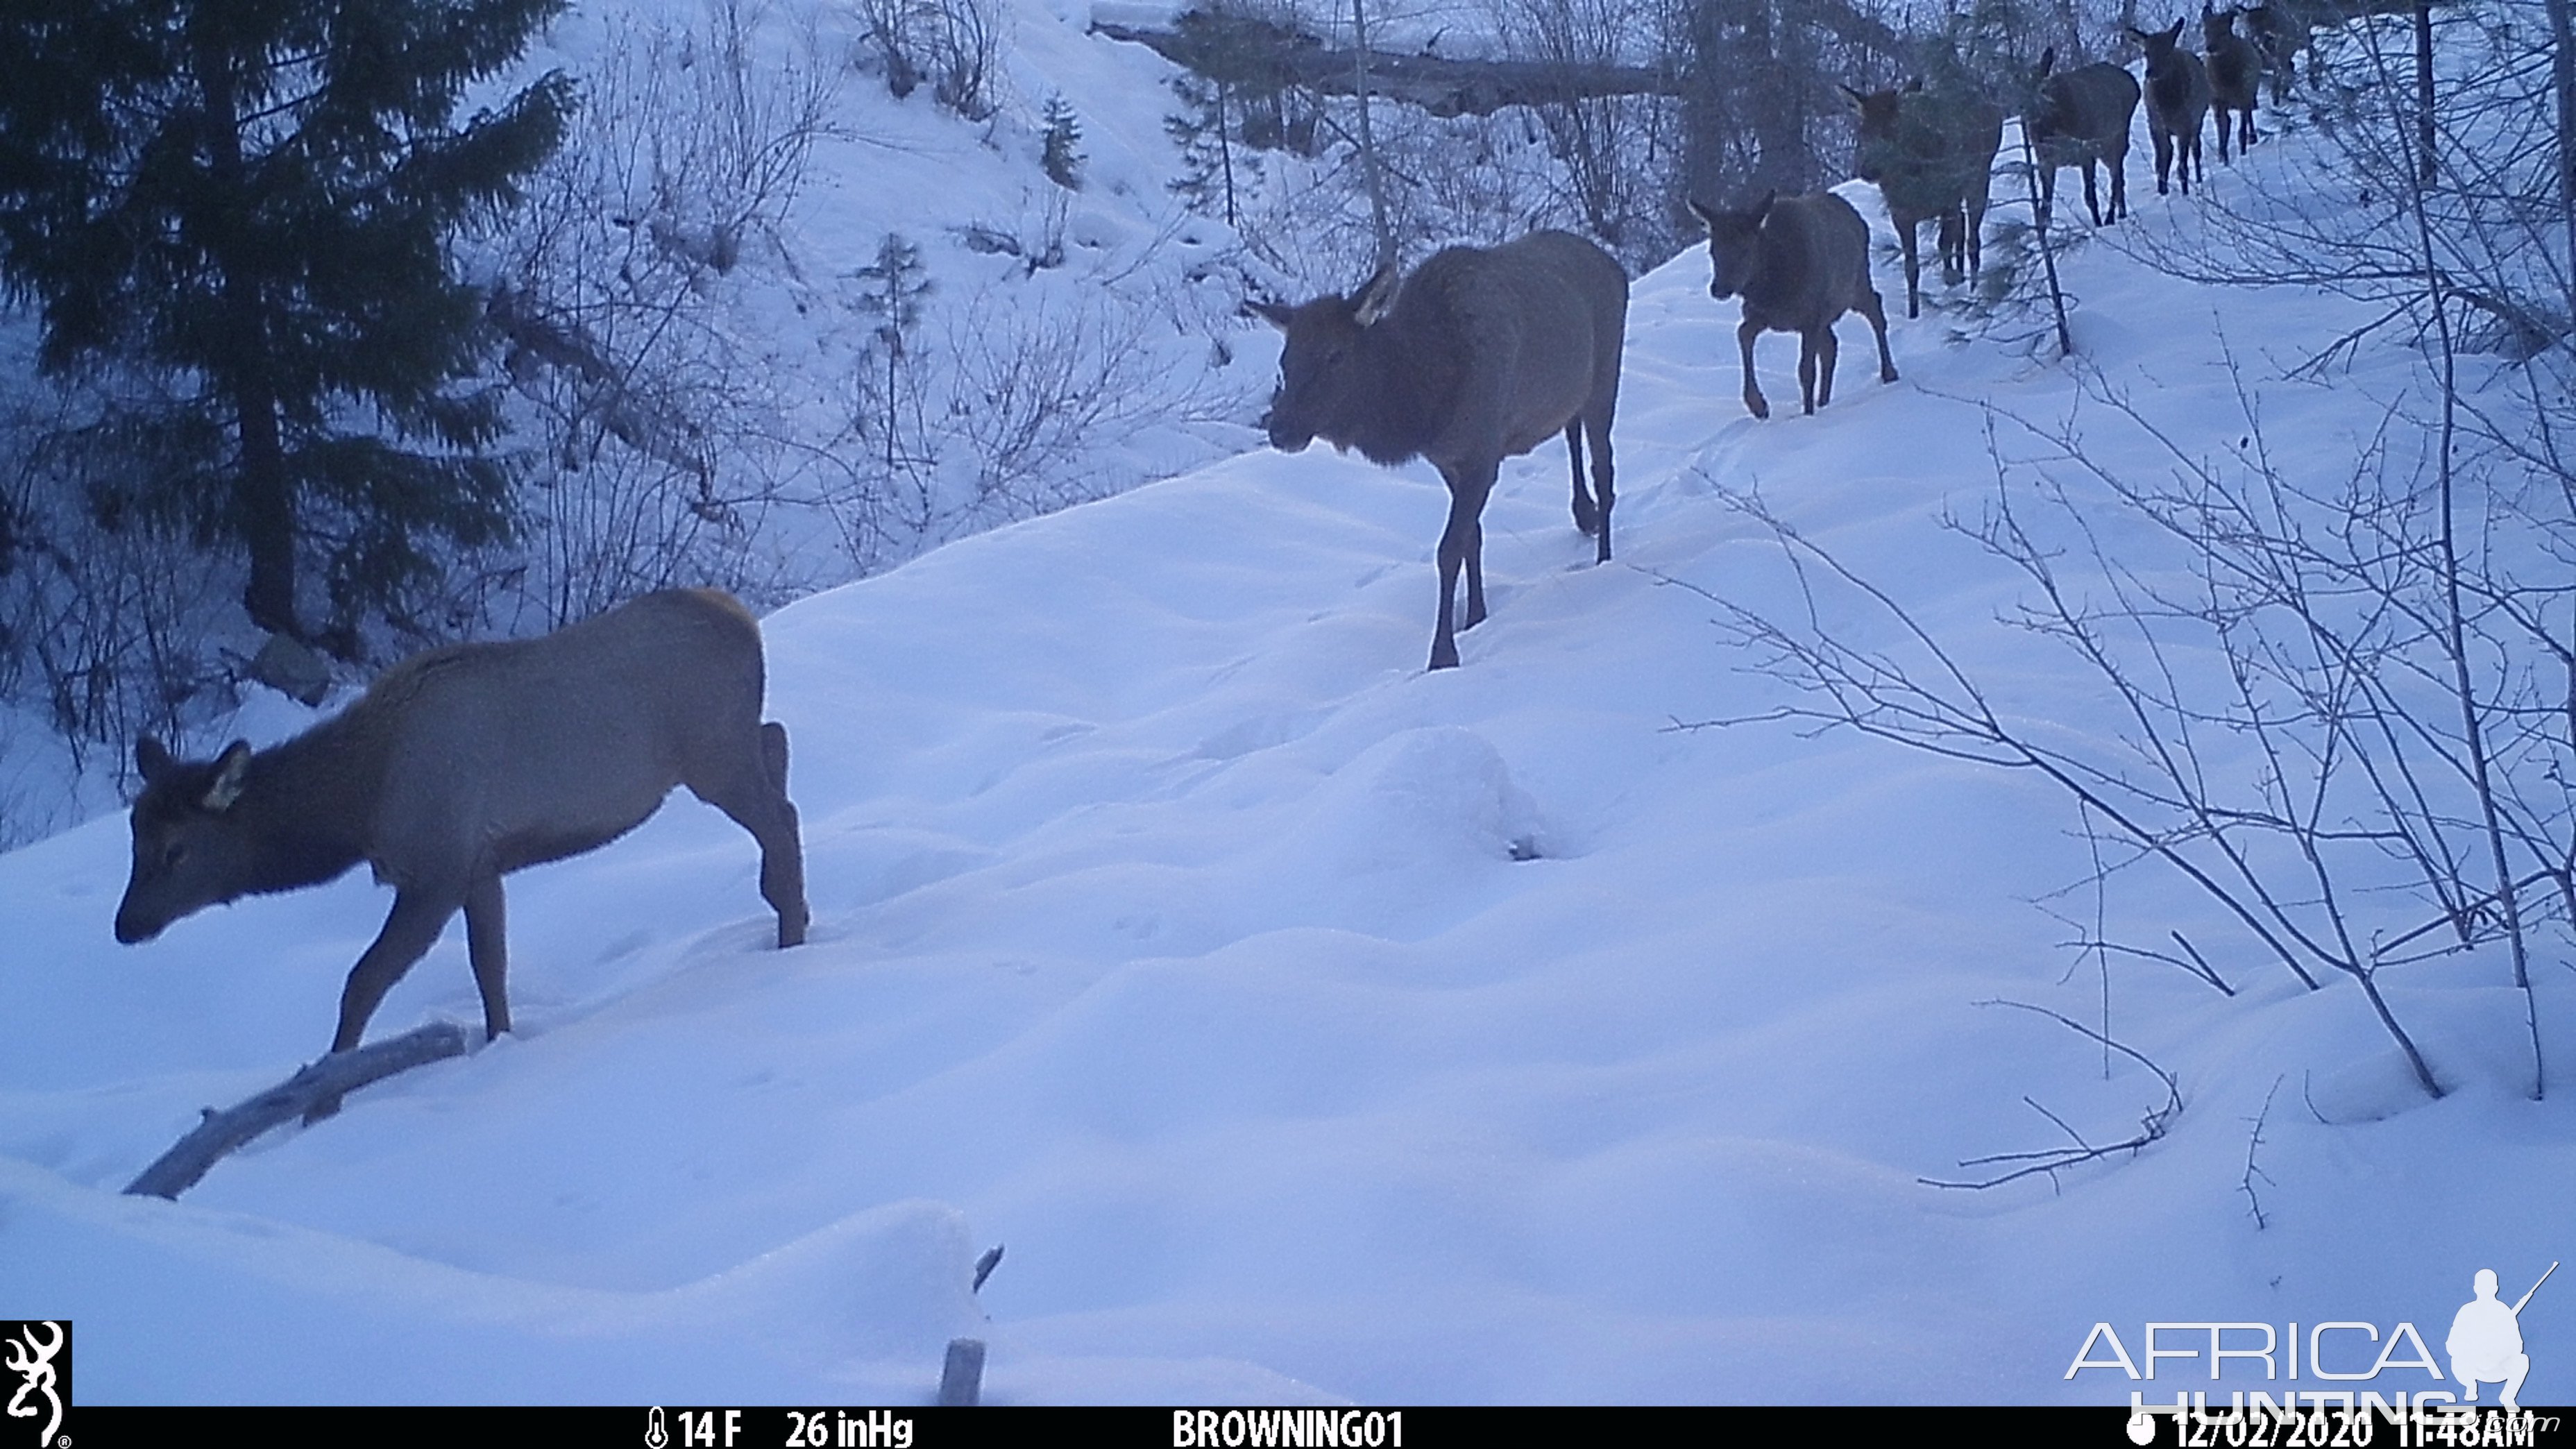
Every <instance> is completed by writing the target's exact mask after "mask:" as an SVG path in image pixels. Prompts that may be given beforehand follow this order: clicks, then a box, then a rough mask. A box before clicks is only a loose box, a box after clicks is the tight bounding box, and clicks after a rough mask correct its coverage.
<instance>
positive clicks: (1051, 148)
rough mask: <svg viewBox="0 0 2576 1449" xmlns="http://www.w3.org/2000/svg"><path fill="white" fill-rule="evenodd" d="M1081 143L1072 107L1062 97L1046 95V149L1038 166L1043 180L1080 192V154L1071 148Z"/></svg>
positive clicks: (1080, 129) (1079, 130)
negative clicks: (1044, 172)
mask: <svg viewBox="0 0 2576 1449" xmlns="http://www.w3.org/2000/svg"><path fill="white" fill-rule="evenodd" d="M1081 144H1082V123H1081V122H1080V121H1079V120H1077V119H1076V118H1075V116H1074V114H1073V105H1072V103H1071V102H1069V101H1067V100H1066V99H1065V98H1064V97H1062V96H1050V97H1048V98H1047V103H1046V147H1045V151H1044V153H1043V154H1042V155H1041V156H1040V157H1039V163H1038V164H1040V165H1041V166H1044V167H1045V168H1046V174H1047V179H1049V180H1051V181H1053V182H1054V183H1055V184H1056V185H1058V186H1061V187H1063V188H1064V189H1065V190H1067V191H1080V190H1081V189H1082V163H1083V160H1084V157H1083V154H1082V153H1081V152H1080V151H1078V150H1075V149H1074V148H1075V147H1077V146H1079V145H1081Z"/></svg>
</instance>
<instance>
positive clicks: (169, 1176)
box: [125, 1021, 465, 1200]
mask: <svg viewBox="0 0 2576 1449" xmlns="http://www.w3.org/2000/svg"><path fill="white" fill-rule="evenodd" d="M464 1052H465V1030H464V1028H462V1027H460V1026H458V1025H457V1024H456V1023H454V1022H452V1021H441V1022H433V1023H431V1024H430V1025H428V1026H424V1027H422V1028H421V1029H420V1030H418V1031H415V1032H410V1033H407V1034H405V1035H402V1036H398V1037H394V1038H392V1039H390V1040H387V1041H380V1042H377V1043H375V1044H374V1045H372V1046H363V1047H359V1048H358V1049H357V1050H355V1051H345V1052H333V1053H331V1054H330V1055H329V1056H326V1057H324V1058H322V1059H321V1060H320V1061H318V1062H315V1063H313V1064H312V1065H311V1066H308V1067H306V1068H304V1069H303V1070H302V1071H300V1072H297V1073H296V1074H295V1075H294V1076H291V1077H289V1078H287V1079H286V1080H285V1081H283V1082H280V1083H278V1084H277V1085H276V1086H274V1087H271V1088H269V1089H268V1090H267V1091H265V1092H262V1093H260V1094H259V1095H257V1096H255V1097H252V1098H249V1099H248V1100H246V1101H243V1102H240V1103H237V1104H236V1105H234V1106H232V1107H230V1108H227V1109H226V1110H224V1111H221V1112H218V1111H216V1110H214V1109H213V1108H211V1107H209V1108H207V1109H206V1116H205V1120H204V1121H202V1122H199V1123H198V1124H197V1126H196V1130H194V1131H192V1132H190V1133H189V1134H188V1135H187V1136H185V1137H182V1138H180V1139H179V1141H178V1142H177V1144H176V1145H174V1146H172V1147H171V1149H170V1150H169V1151H167V1152H164V1153H162V1154H161V1156H160V1157H159V1158H158V1159H156V1160H155V1161H154V1162H153V1164H152V1165H151V1166H150V1167H147V1168H145V1169H143V1171H142V1173H141V1175H139V1176H137V1177H136V1178H135V1179H134V1180H133V1181H132V1182H129V1183H127V1184H126V1185H125V1191H126V1192H127V1194H128V1195H130V1196H137V1197H166V1198H171V1199H173V1200H175V1199H176V1198H177V1197H178V1196H179V1194H181V1193H183V1192H186V1191H187V1190H188V1189H189V1188H192V1187H194V1186H196V1185H197V1179H199V1178H201V1177H204V1176H205V1175H206V1171H207V1169H209V1168H211V1167H213V1166H214V1165H215V1164H216V1163H217V1162H218V1161H220V1160H222V1158H223V1157H224V1155H225V1154H227V1153H229V1152H231V1151H232V1150H233V1149H234V1148H237V1147H239V1146H241V1145H242V1144H243V1143H245V1142H248V1141H250V1140H251V1139H252V1138H254V1137H257V1136H258V1135H259V1134H261V1133H262V1132H265V1131H267V1130H268V1129H269V1128H271V1127H274V1126H277V1125H278V1124H279V1123H281V1122H285V1121H287V1120H288V1119H290V1118H294V1117H300V1116H303V1115H304V1114H305V1113H306V1112H308V1111H310V1110H311V1109H312V1108H314V1107H315V1106H318V1105H320V1104H322V1103H324V1102H337V1101H338V1100H339V1099H340V1098H341V1097H342V1096H344V1095H346V1094H348V1093H350V1092H354V1091H356V1090H357V1089H358V1088H360V1087H363V1086H366V1085H367V1084H368V1083H370V1082H378V1081H382V1080H383V1079H385V1078H386V1077H390V1076H392V1075H394V1074H395V1073H396V1072H404V1071H409V1070H410V1069H412V1068H413V1067H418V1066H426V1065H428V1064H429V1063H431V1062H435V1061H443V1060H445V1059H446V1058H448V1057H453V1056H462V1055H463V1054H464Z"/></svg>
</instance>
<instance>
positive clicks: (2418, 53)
mask: <svg viewBox="0 0 2576 1449" xmlns="http://www.w3.org/2000/svg"><path fill="white" fill-rule="evenodd" d="M2414 10H2415V144H2416V146H2417V148H2418V150H2419V154H2418V155H2417V157H2416V163H2415V164H2416V179H2417V180H2419V181H2422V182H2423V183H2424V184H2426V185H2428V186H2429V185H2431V184H2432V182H2433V178H2434V176H2435V175H2436V174H2437V173H2438V171H2439V170H2440V168H2439V166H2438V165H2436V163H2435V162H2434V159H2433V0H2414Z"/></svg>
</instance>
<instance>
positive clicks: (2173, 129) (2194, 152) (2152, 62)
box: [2129, 20, 2209, 196]
mask: <svg viewBox="0 0 2576 1449" xmlns="http://www.w3.org/2000/svg"><path fill="white" fill-rule="evenodd" d="M2129 33H2130V34H2131V35H2134V36H2136V37H2137V38H2138V43H2139V44H2140V45H2143V46H2145V47H2146V48H2147V85H2146V98H2147V137H2148V139H2150V140H2152V141H2154V142H2155V144H2156V195H2158V196H2162V195H2164V194H2165V175H2166V172H2167V171H2168V170H2171V171H2174V172H2178V173H2179V174H2180V176H2181V179H2182V194H2183V195H2185V196H2189V195H2191V182H2192V175H2191V173H2192V168H2193V167H2194V166H2196V165H2201V158H2200V122H2201V118H2202V117H2204V116H2206V115H2208V114H2209V71H2208V69H2207V68H2206V67H2204V66H2202V65H2201V63H2200V57H2199V56H2196V55H2194V54H2192V53H2191V52H2190V51H2188V50H2184V49H2182V48H2180V46H2179V45H2178V43H2177V42H2179V41H2180V40H2181V39H2182V22H2181V21H2179V20H2177V21H2175V22H2174V23H2173V27H2172V28H2171V29H2169V30H2160V31H2146V30H2140V29H2138V28H2137V27H2136V26H2131V27H2129ZM2200 179H2201V180H2202V181H2207V180H2208V179H2209V171H2208V169H2207V167H2206V166H2205V165H2204V166H2202V169H2201V173H2200Z"/></svg>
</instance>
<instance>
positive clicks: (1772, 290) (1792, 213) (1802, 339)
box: [1691, 191, 1896, 418]
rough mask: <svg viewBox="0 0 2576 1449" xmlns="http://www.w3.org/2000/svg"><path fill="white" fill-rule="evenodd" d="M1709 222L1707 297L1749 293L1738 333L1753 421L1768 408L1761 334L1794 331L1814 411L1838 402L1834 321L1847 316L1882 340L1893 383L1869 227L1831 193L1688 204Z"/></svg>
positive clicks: (1802, 383) (1805, 396)
mask: <svg viewBox="0 0 2576 1449" xmlns="http://www.w3.org/2000/svg"><path fill="white" fill-rule="evenodd" d="M1691 210H1692V211H1694V212H1696V213H1698V215H1699V219H1700V221H1701V223H1702V224H1703V225H1705V226H1707V228H1708V255H1709V284H1708V294H1709V295H1710V296H1712V297H1714V298H1716V299H1717V300H1719V301H1721V302H1723V301H1725V300H1726V299H1727V298H1728V297H1731V296H1741V297H1742V298H1743V299H1744V321H1743V324H1742V325H1741V326H1739V327H1737V328H1736V331H1735V337H1736V341H1737V343H1738V344H1739V345H1740V346H1741V348H1742V349H1743V353H1744V406H1745V408H1746V410H1748V411H1750V412H1751V413H1752V414H1753V415H1754V416H1755V417H1757V418H1767V417H1769V416H1771V404H1770V403H1769V401H1767V400H1766V399H1765V398H1764V397H1763V396H1762V389H1761V388H1760V387H1759V386H1757V385H1755V383H1754V380H1753V342H1754V339H1755V338H1757V337H1759V336H1761V335H1762V334H1763V333H1765V332H1795V333H1797V334H1798V339H1799V346H1798V393H1799V399H1800V401H1801V402H1802V403H1804V404H1805V407H1806V410H1807V411H1808V412H1810V413H1812V412H1814V411H1815V410H1816V409H1818V408H1820V407H1823V406H1825V405H1826V404H1827V403H1830V402H1832V401H1833V398H1834V361H1835V359H1836V357H1837V356H1838V355H1839V353H1840V350H1841V349H1840V344H1838V343H1837V342H1836V341H1835V340H1834V322H1835V321H1836V319H1838V318H1840V317H1841V316H1842V315H1843V314H1844V313H1845V312H1858V313H1860V314H1861V316H1863V317H1865V318H1867V319H1869V325H1870V330H1871V331H1872V332H1874V333H1876V334H1877V337H1878V380H1879V381H1881V382H1894V381H1896V361H1895V359H1894V358H1892V357H1890V356H1888V352H1887V312H1886V309H1885V308H1884V306H1882V305H1881V303H1880V301H1879V296H1878V288H1876V287H1874V286H1872V285H1870V280H1869V223H1867V222H1865V221H1862V220H1861V219H1860V213H1859V212H1857V211H1854V210H1852V208H1851V203H1850V202H1847V201H1845V200H1843V199H1842V198H1841V197H1839V196H1836V195H1834V194H1833V193H1832V192H1830V191H1820V192H1817V193H1816V194H1815V195H1813V196H1765V197H1763V198H1762V204H1761V205H1760V206H1757V207H1755V208H1753V209H1752V210H1751V211H1711V210H1709V209H1708V208H1707V207H1704V206H1701V205H1700V204H1699V203H1698V202H1695V201H1694V202H1692V203H1691Z"/></svg>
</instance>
